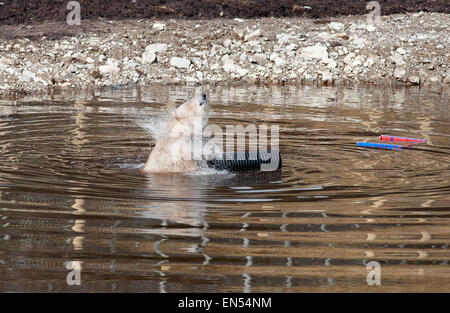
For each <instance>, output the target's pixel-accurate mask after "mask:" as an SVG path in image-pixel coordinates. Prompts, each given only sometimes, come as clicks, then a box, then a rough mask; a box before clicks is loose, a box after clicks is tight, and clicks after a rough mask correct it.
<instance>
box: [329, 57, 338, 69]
mask: <svg viewBox="0 0 450 313" xmlns="http://www.w3.org/2000/svg"><path fill="white" fill-rule="evenodd" d="M336 66H337V63H336V61H335V60H333V59H329V60H328V65H327V67H328V68H329V69H333V68H336Z"/></svg>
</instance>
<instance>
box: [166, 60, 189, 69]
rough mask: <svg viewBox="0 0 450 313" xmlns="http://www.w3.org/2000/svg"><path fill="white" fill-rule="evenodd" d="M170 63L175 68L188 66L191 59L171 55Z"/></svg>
mask: <svg viewBox="0 0 450 313" xmlns="http://www.w3.org/2000/svg"><path fill="white" fill-rule="evenodd" d="M170 65H172V66H173V67H176V68H189V65H191V61H189V60H188V59H186V58H179V57H173V58H171V59H170Z"/></svg>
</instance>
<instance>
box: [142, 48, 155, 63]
mask: <svg viewBox="0 0 450 313" xmlns="http://www.w3.org/2000/svg"><path fill="white" fill-rule="evenodd" d="M155 61H156V54H155V53H154V52H152V51H145V52H144V53H143V54H142V64H152V63H154V62H155Z"/></svg>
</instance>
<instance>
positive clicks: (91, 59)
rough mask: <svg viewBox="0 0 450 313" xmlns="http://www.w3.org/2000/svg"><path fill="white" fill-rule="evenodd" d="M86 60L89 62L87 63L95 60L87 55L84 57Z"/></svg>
mask: <svg viewBox="0 0 450 313" xmlns="http://www.w3.org/2000/svg"><path fill="white" fill-rule="evenodd" d="M86 62H87V63H89V64H91V63H94V62H95V60H94V59H93V58H91V57H87V58H86Z"/></svg>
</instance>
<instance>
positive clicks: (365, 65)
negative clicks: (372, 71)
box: [364, 58, 375, 67]
mask: <svg viewBox="0 0 450 313" xmlns="http://www.w3.org/2000/svg"><path fill="white" fill-rule="evenodd" d="M374 63H375V59H374V58H368V59H367V60H366V62H364V67H372V65H373V64H374Z"/></svg>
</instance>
